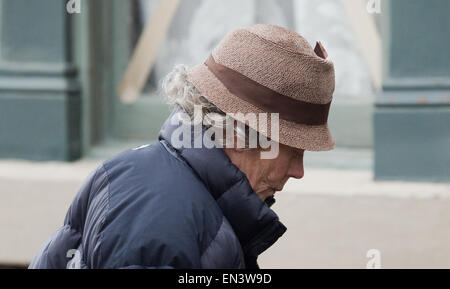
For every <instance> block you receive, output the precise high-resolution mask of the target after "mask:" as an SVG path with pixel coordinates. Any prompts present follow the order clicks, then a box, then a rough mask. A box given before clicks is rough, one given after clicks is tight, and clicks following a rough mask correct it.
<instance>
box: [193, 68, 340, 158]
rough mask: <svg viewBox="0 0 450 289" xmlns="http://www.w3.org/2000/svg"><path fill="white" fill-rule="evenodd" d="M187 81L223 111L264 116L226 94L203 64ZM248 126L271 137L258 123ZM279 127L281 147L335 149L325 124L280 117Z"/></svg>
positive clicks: (233, 96) (312, 149)
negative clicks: (298, 121)
mask: <svg viewBox="0 0 450 289" xmlns="http://www.w3.org/2000/svg"><path fill="white" fill-rule="evenodd" d="M188 80H189V81H190V82H191V83H192V84H193V85H194V86H195V87H196V88H197V90H198V91H200V93H201V94H202V95H204V96H205V98H206V99H208V100H209V101H210V102H211V103H213V104H214V105H216V106H217V107H218V108H219V109H221V110H222V111H224V112H227V113H238V112H241V113H242V114H247V113H256V114H258V113H265V111H263V110H261V109H260V108H258V107H256V106H254V105H252V104H250V103H248V102H246V101H244V100H242V99H240V98H239V97H237V96H235V95H234V94H232V93H231V92H229V90H228V89H227V88H226V87H225V86H224V85H223V84H222V83H221V82H220V81H219V79H217V77H216V76H215V75H214V74H213V73H212V72H211V71H210V70H209V69H208V67H207V66H206V65H205V64H200V65H197V66H194V67H192V68H190V69H189V70H188ZM238 120H239V119H238ZM248 125H249V126H250V127H251V128H253V129H254V130H256V131H258V132H259V133H262V134H264V135H265V136H267V137H270V132H269V133H267V131H264V132H263V131H260V130H259V129H258V127H257V124H256V125H255V124H252V123H248ZM279 125H280V127H279V139H278V141H279V142H280V143H282V144H285V145H287V146H290V147H295V148H299V149H304V150H308V151H327V150H331V149H333V148H334V141H333V138H332V136H331V133H330V131H329V128H328V125H327V124H323V125H306V124H299V123H295V122H290V121H286V120H283V119H281V118H280V119H279ZM269 127H270V124H269Z"/></svg>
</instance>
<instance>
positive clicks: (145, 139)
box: [0, 0, 450, 268]
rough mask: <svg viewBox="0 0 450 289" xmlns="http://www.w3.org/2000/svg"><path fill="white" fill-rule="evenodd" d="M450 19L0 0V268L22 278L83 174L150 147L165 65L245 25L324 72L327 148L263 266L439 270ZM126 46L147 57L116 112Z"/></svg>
mask: <svg viewBox="0 0 450 289" xmlns="http://www.w3.org/2000/svg"><path fill="white" fill-rule="evenodd" d="M68 2H73V3H70V4H71V6H70V7H69V6H67V4H68ZM161 2H165V5H166V6H164V5H162V4H161ZM169 2H170V3H169ZM167 3H169V4H170V5H168V4H167ZM77 5H78V6H77ZM68 7H69V8H71V9H68ZM164 7H166V9H165V8H164ZM167 7H172V12H173V13H172V12H171V11H170V9H167ZM449 15H450V1H448V0H395V1H389V0H379V1H377V0H314V1H312V0H227V1H220V0H208V1H206V0H181V1H174V0H79V1H76V0H70V1H66V0H39V1H37V0H36V1H29V0H0V268H15V267H18V268H22V267H26V266H27V265H28V263H29V262H30V261H31V259H32V258H33V256H34V254H35V253H36V252H37V250H38V249H39V247H40V246H41V245H42V243H43V242H44V241H45V240H46V239H47V238H48V237H49V236H50V235H51V233H52V232H54V231H55V230H56V229H57V228H58V227H59V226H61V225H62V223H63V221H64V217H65V213H66V211H67V209H68V207H69V205H70V202H71V201H72V199H73V197H74V196H75V194H76V192H77V190H78V188H79V187H80V185H81V184H82V182H83V180H84V179H85V177H86V176H87V175H88V174H89V172H90V171H92V170H93V169H94V168H96V167H97V166H98V165H99V164H101V163H102V162H103V161H104V160H105V159H107V158H109V157H111V156H113V155H114V154H116V153H118V152H120V151H123V150H125V149H128V148H133V147H137V146H140V145H142V144H147V143H151V142H154V141H156V139H157V135H158V132H159V129H160V126H161V124H162V123H163V121H164V120H165V118H166V117H167V116H168V114H169V113H170V109H169V107H168V106H167V105H166V104H165V103H164V96H163V95H162V94H161V93H160V92H159V88H160V87H159V84H160V81H161V79H162V78H163V77H164V75H166V74H167V73H168V72H169V71H170V70H171V69H172V68H173V66H174V65H175V64H180V63H182V64H185V65H187V66H193V65H196V64H198V63H201V62H203V61H205V60H206V58H207V57H208V55H209V54H210V52H211V50H212V49H213V48H214V47H215V45H217V44H218V42H219V41H220V40H221V38H222V37H223V36H224V35H225V34H226V33H227V32H229V31H230V30H232V29H235V28H238V27H243V26H248V25H251V24H253V23H270V24H277V25H281V26H284V27H287V28H289V29H291V30H294V31H296V32H298V33H300V34H301V35H303V36H304V37H305V38H306V39H307V40H308V41H309V43H310V44H311V45H312V46H313V47H314V45H315V42H316V41H321V42H322V44H323V46H324V47H325V49H326V50H327V52H328V54H329V57H328V58H329V59H331V60H332V61H333V62H334V64H335V70H336V90H335V94H334V99H333V104H332V106H331V110H330V117H329V120H328V123H329V125H330V128H331V132H332V134H333V137H334V138H335V140H336V145H337V147H336V149H335V150H333V151H330V152H307V153H306V154H305V177H304V178H303V179H302V180H293V181H289V182H288V184H287V185H286V187H285V189H284V191H283V192H280V193H277V203H276V204H275V205H274V206H273V209H274V210H275V211H276V212H277V214H278V215H279V217H280V219H281V221H282V222H283V223H284V224H285V225H286V226H287V227H288V231H287V232H286V234H285V235H284V236H283V237H282V238H281V239H280V240H279V241H278V242H277V243H276V244H275V245H274V246H273V247H271V248H270V249H268V250H267V251H266V252H265V253H263V255H262V256H261V257H260V259H259V263H260V266H261V267H262V268H366V266H367V263H368V262H370V261H371V260H373V256H374V255H373V254H370V253H369V254H368V252H369V250H371V249H375V250H376V251H375V252H377V254H376V255H377V262H378V263H379V265H380V266H381V267H382V268H442V267H446V268H449V267H450V198H449V196H450V48H449V47H450V17H449ZM150 19H157V21H153V23H151V24H149V23H150ZM148 25H151V27H150V28H149V30H147V31H152V33H153V32H154V33H155V37H154V38H153V37H152V35H151V33H150V34H149V35H150V37H147V38H145V39H142V38H141V36H142V35H143V32H144V31H145V29H146V27H147V28H148ZM139 41H141V43H146V44H147V45H150V46H151V47H156V48H157V50H156V51H155V53H154V55H153V56H152V61H151V64H150V65H148V69H149V76H148V77H147V78H146V79H145V86H144V88H143V89H142V91H141V92H140V93H139V95H138V96H139V97H138V98H137V99H136V100H135V101H133V102H129V103H124V102H123V101H121V99H120V97H119V93H118V87H119V85H120V84H121V82H122V79H123V77H124V74H125V72H126V70H127V67H128V65H129V63H130V60H131V59H132V55H133V51H135V48H136V46H137V45H138V43H139ZM155 165H157V164H155ZM371 252H373V251H371ZM371 258H372V259H371Z"/></svg>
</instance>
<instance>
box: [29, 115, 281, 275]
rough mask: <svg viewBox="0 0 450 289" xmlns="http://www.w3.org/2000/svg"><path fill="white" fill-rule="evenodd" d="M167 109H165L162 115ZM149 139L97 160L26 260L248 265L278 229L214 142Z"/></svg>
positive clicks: (164, 133)
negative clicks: (198, 144) (177, 144)
mask: <svg viewBox="0 0 450 289" xmlns="http://www.w3.org/2000/svg"><path fill="white" fill-rule="evenodd" d="M173 116H174V113H172V115H171V117H173ZM171 117H169V119H168V120H167V121H166V123H165V124H164V126H163V128H162V130H161V132H160V136H159V142H157V143H155V144H152V145H149V146H145V147H141V148H138V149H133V150H128V151H125V152H123V153H121V154H119V155H118V156H116V157H114V158H112V159H111V160H108V161H106V162H104V163H103V164H102V165H101V166H100V167H99V168H98V169H97V170H96V171H95V172H93V173H92V174H91V175H90V176H89V177H88V179H87V180H86V182H85V183H84V184H83V186H82V187H81V189H80V190H79V192H78V194H77V195H76V197H75V199H74V200H73V202H72V204H71V206H70V208H69V210H68V212H67V215H66V218H65V221H64V225H63V226H62V227H61V228H60V229H59V230H57V231H56V232H55V233H54V234H53V235H52V236H51V237H50V239H49V240H48V241H47V242H46V243H45V244H44V246H43V247H42V248H41V250H40V251H39V252H38V253H37V255H36V256H35V258H34V259H33V261H32V262H31V264H30V266H29V268H258V264H257V257H258V255H259V254H260V253H261V252H263V251H265V250H266V249H267V248H269V247H270V246H271V245H272V244H273V243H274V242H275V241H276V240H277V239H278V238H279V237H280V236H281V235H282V234H283V233H284V232H285V231H286V227H285V226H284V225H283V224H281V223H280V222H279V220H278V217H277V215H276V214H275V213H274V212H273V211H272V210H271V209H270V208H269V206H270V205H271V203H273V199H269V200H267V201H266V202H262V201H261V200H260V199H259V197H258V196H257V194H256V193H255V192H254V191H253V190H252V188H251V187H250V184H249V182H248V180H247V178H246V176H245V175H244V174H243V173H242V172H241V171H240V170H239V169H238V168H237V167H236V166H235V165H234V164H233V163H232V162H231V161H230V159H229V158H228V156H227V155H226V154H225V152H224V151H223V150H222V149H220V148H213V149H207V148H181V149H175V148H174V147H173V146H172V145H171V142H170V139H171V137H170V136H171V134H172V132H173V130H174V129H176V127H177V126H176V125H172V124H171V122H170V118H171Z"/></svg>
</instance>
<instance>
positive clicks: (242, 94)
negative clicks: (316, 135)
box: [205, 55, 331, 125]
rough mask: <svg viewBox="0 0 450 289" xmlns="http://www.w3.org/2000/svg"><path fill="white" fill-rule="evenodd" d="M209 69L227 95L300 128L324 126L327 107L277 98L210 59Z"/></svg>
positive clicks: (326, 117) (246, 78)
mask: <svg viewBox="0 0 450 289" xmlns="http://www.w3.org/2000/svg"><path fill="white" fill-rule="evenodd" d="M205 64H206V66H207V67H208V69H209V70H210V71H211V72H212V73H213V74H214V75H215V76H216V77H217V78H218V79H219V80H220V82H221V83H222V84H223V85H224V86H225V87H226V88H227V89H228V90H229V91H230V93H232V94H234V95H236V96H237V97H239V98H241V99H242V100H245V101H247V102H249V103H251V104H253V105H254V106H256V107H258V108H260V109H262V110H264V111H266V112H270V113H279V114H280V118H281V119H284V120H287V121H292V122H295V123H299V124H307V125H322V124H326V123H327V119H328V112H329V110H330V104H331V102H329V103H326V104H320V103H310V102H305V101H301V100H297V99H293V98H291V97H288V96H286V95H283V94H280V93H278V92H276V91H274V90H272V89H270V88H268V87H266V86H264V85H261V84H259V83H257V82H256V81H254V80H252V79H250V78H248V77H246V76H245V75H242V74H241V73H239V72H237V71H235V70H233V69H230V68H228V67H226V66H224V65H222V64H220V63H217V62H216V61H215V60H214V58H213V56H212V55H210V56H209V58H208V59H207V60H206V61H205Z"/></svg>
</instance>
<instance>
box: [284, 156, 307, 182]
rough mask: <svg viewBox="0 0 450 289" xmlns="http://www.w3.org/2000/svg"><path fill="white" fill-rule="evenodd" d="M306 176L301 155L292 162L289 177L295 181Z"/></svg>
mask: <svg viewBox="0 0 450 289" xmlns="http://www.w3.org/2000/svg"><path fill="white" fill-rule="evenodd" d="M304 174H305V172H304V170H303V154H301V155H300V156H299V157H296V158H295V159H293V160H292V161H291V165H290V167H289V170H288V175H289V177H292V178H295V179H301V178H303V175H304Z"/></svg>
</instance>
